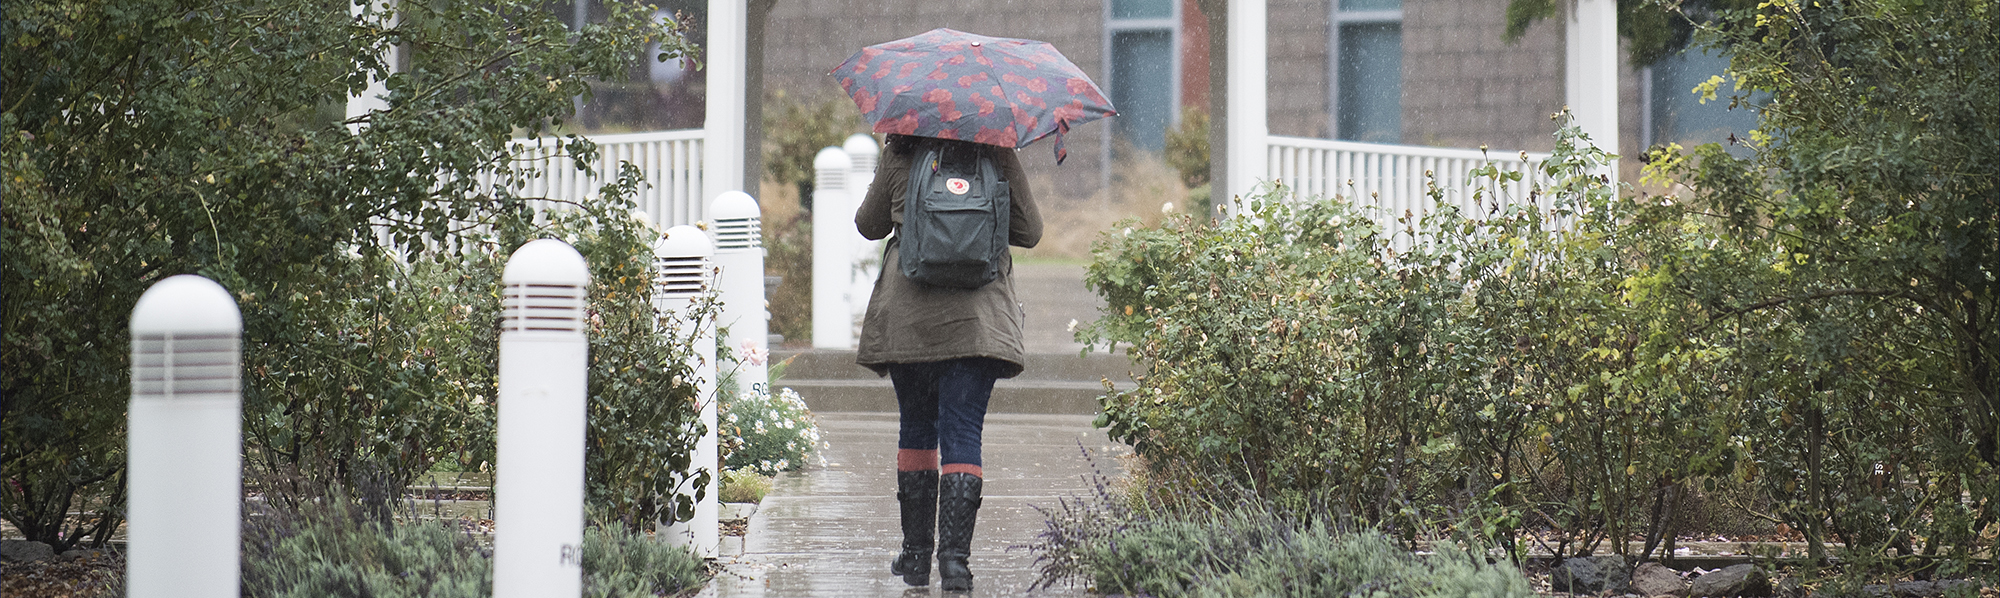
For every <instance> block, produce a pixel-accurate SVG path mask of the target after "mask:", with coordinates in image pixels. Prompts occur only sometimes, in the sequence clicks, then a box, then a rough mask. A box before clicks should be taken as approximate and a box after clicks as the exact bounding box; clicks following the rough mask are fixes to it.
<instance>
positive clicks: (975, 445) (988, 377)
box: [889, 357, 1000, 475]
mask: <svg viewBox="0 0 2000 598" xmlns="http://www.w3.org/2000/svg"><path fill="white" fill-rule="evenodd" d="M999 365H1000V364H999V363H998V362H997V361H995V360H993V359H988V358H985V357H968V358H962V359H951V360H946V361H933V362H929V363H899V364H894V365H890V366H889V380H890V381H891V382H894V383H895V385H896V406H897V408H898V410H899V411H901V413H902V432H901V434H900V435H899V436H898V437H897V439H896V448H898V449H902V450H901V451H899V453H908V452H910V451H927V450H935V451H938V452H939V455H938V456H939V457H940V459H939V461H941V462H942V463H943V464H944V470H945V471H944V473H953V472H955V471H958V472H966V473H972V474H974V475H980V473H981V472H980V460H979V444H980V435H981V434H982V433H984V431H985V428H986V403H987V401H988V400H989V399H992V398H993V381H994V380H995V379H996V378H997V376H996V374H997V373H998V372H999V369H1000V368H999Z"/></svg>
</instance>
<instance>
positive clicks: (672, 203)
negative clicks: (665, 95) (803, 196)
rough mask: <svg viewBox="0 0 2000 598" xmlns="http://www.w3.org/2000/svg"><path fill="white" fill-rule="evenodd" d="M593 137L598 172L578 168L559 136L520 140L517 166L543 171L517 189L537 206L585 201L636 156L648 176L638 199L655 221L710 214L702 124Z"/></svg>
mask: <svg viewBox="0 0 2000 598" xmlns="http://www.w3.org/2000/svg"><path fill="white" fill-rule="evenodd" d="M589 138H590V140H591V141H594V142H596V143H597V152H598V159H597V163H596V164H595V165H594V167H595V168H596V169H597V176H595V177H592V176H587V175H585V173H584V171H581V170H577V169H576V167H575V164H574V163H573V162H571V161H570V157H569V154H568V153H567V152H558V151H557V150H556V145H555V140H554V138H544V139H542V140H537V141H529V140H516V141H515V144H516V146H517V147H519V148H521V149H520V150H518V153H517V155H516V156H515V157H514V167H515V168H520V169H529V170H533V171H538V172H539V173H540V174H541V176H537V177H532V178H524V179H521V180H520V186H518V187H517V188H515V189H514V194H515V195H517V196H521V197H531V198H537V200H535V201H533V202H531V205H533V206H534V207H535V209H536V210H538V211H539V210H546V209H550V208H555V207H557V206H560V205H562V202H576V203H583V202H586V201H590V200H593V199H595V198H596V197H597V191H598V188H599V187H601V186H603V185H604V184H605V183H606V182H608V181H610V180H612V179H614V178H615V177H617V175H618V164H619V162H631V163H632V165H633V166H637V167H638V168H639V172H640V173H641V174H643V175H644V176H645V184H643V185H641V186H640V189H639V193H638V196H637V197H635V198H634V199H635V200H636V202H637V203H638V209H640V210H643V211H645V212H646V215H647V217H648V218H649V219H650V220H651V221H652V223H653V226H655V227H658V228H659V229H660V230H666V229H668V228H670V227H673V226H676V225H682V224H694V223H695V222H697V221H700V220H706V219H707V217H708V213H707V212H708V206H707V205H706V202H703V201H702V198H701V177H702V130H701V129H685V130H679V131H653V132H649V133H629V134H621V135H592V136H590V137H589ZM480 178H481V180H480V183H481V185H482V186H486V185H491V184H493V182H494V175H491V174H487V175H483V176H481V177H480Z"/></svg>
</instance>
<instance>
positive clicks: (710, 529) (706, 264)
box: [653, 194, 763, 558]
mask: <svg viewBox="0 0 2000 598" xmlns="http://www.w3.org/2000/svg"><path fill="white" fill-rule="evenodd" d="M724 195H725V196H727V194H724ZM718 199H719V198H718ZM717 203H718V204H720V203H721V202H720V201H718V202H717ZM752 203H753V204H754V202H752ZM715 254H716V250H715V245H714V244H712V243H711V242H710V241H709V239H708V233H704V232H702V231H701V229H698V228H695V227H692V226H685V225H683V226H676V227H673V228H670V229H667V233H666V236H665V237H662V238H661V239H660V240H659V242H657V243H654V244H653V270H654V276H657V277H658V278H656V279H654V283H653V308H654V310H655V311H656V312H657V313H658V314H659V322H660V326H661V327H662V328H675V329H681V330H693V331H695V333H696V335H695V338H694V347H693V351H692V352H693V354H694V355H695V359H697V360H698V361H697V362H696V363H695V364H694V366H695V367H694V377H695V380H694V384H695V400H696V401H697V408H698V409H700V410H701V425H702V429H703V430H705V432H703V433H702V435H701V439H700V440H699V441H696V443H695V446H694V456H693V458H692V459H690V460H689V461H688V473H690V474H695V475H699V473H700V472H702V471H704V470H705V471H707V472H708V473H709V484H708V488H707V490H706V491H704V492H701V498H700V499H699V500H696V501H695V503H694V519H692V520H689V521H684V522H681V523H676V524H673V525H672V526H670V527H668V528H667V533H666V534H665V535H666V537H667V538H668V540H669V541H671V542H673V543H674V544H675V545H679V546H687V547H689V548H690V549H692V550H693V551H694V553H695V554H697V555H700V556H702V557H703V558H715V556H716V554H717V548H718V547H719V545H720V544H721V541H722V534H721V527H720V525H721V524H720V521H719V519H720V516H721V514H722V513H721V506H722V505H721V503H720V501H719V498H718V497H717V495H716V488H717V486H718V485H719V482H720V481H721V479H722V478H721V464H720V461H721V458H722V455H721V453H720V452H719V450H720V449H719V447H717V446H716V445H717V437H716V434H715V426H716V412H715V408H716V404H715V381H716V368H715V365H716V363H715V325H714V323H713V322H708V321H700V320H696V319H694V318H695V314H694V312H693V310H692V308H693V307H694V303H695V300H696V299H699V298H700V297H701V296H702V294H704V293H707V292H708V290H709V285H710V284H711V283H712V281H713V279H712V278H710V273H711V272H712V271H713V270H712V269H711V268H712V266H711V263H710V259H711V258H713V257H714V256H715ZM759 274H760V275H759V276H758V277H757V281H758V283H759V284H760V287H759V288H760V289H761V288H762V287H761V284H762V282H763V277H762V276H761V273H759Z"/></svg>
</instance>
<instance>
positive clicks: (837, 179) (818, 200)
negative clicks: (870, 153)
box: [812, 146, 858, 349]
mask: <svg viewBox="0 0 2000 598" xmlns="http://www.w3.org/2000/svg"><path fill="white" fill-rule="evenodd" d="M853 167H854V161H853V160H852V159H849V158H848V157H847V152H846V151H845V150H842V149H840V148H837V147H832V146H828V147H827V148H825V149H822V150H819V155H818V156H814V157H813V170H814V171H815V174H816V175H817V177H816V178H815V179H814V181H815V183H814V186H813V313H812V316H813V347H814V348H817V349H852V348H854V322H853V320H854V315H853V309H852V308H850V307H848V305H849V302H850V301H851V300H852V299H851V297H849V294H850V293H852V292H853V288H852V286H853V285H852V284H851V282H850V278H851V276H852V271H853V264H852V256H853V252H854V249H853V245H852V244H851V243H848V241H847V240H848V238H849V237H852V236H854V235H856V234H858V233H855V232H854V205H853V204H851V203H850V199H849V197H848V192H847V178H848V171H850V170H853Z"/></svg>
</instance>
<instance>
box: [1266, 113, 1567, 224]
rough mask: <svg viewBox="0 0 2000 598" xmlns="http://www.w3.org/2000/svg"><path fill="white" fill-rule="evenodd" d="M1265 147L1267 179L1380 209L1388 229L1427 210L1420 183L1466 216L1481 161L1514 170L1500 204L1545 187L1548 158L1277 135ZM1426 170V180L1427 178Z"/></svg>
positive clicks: (1302, 193)
mask: <svg viewBox="0 0 2000 598" xmlns="http://www.w3.org/2000/svg"><path fill="white" fill-rule="evenodd" d="M1268 147H1269V151H1270V155H1269V158H1270V161H1269V162H1268V164H1269V166H1268V167H1267V170H1266V172H1268V173H1269V177H1270V178H1269V180H1271V181H1281V182H1283V183H1284V184H1285V186H1287V187H1290V188H1292V189H1293V191H1294V192H1295V193H1296V194H1297V195H1298V196H1299V197H1331V196H1334V195H1341V196H1345V197H1348V198H1350V199H1352V200H1354V201H1355V203H1357V204H1360V205H1373V206H1375V207H1378V208H1381V213H1380V215H1381V217H1382V218H1383V219H1384V222H1383V225H1384V226H1391V225H1393V224H1394V223H1395V220H1396V219H1397V218H1400V217H1402V216H1403V214H1404V213H1405V212H1407V213H1410V214H1412V215H1416V216H1421V215H1423V214H1424V213H1425V212H1428V211H1429V210H1430V206H1431V201H1430V199H1429V198H1428V197H1426V191H1427V190H1426V186H1425V183H1426V181H1428V180H1432V178H1433V177H1434V179H1435V180H1436V181H1437V184H1438V187H1439V188H1440V189H1442V190H1443V191H1444V199H1443V201H1444V202H1446V203H1450V204H1455V205H1457V206H1459V207H1460V208H1461V209H1464V210H1466V212H1467V213H1468V214H1471V213H1474V212H1473V208H1474V206H1473V189H1475V188H1482V187H1485V186H1487V185H1488V184H1489V183H1488V182H1487V181H1485V180H1483V179H1482V180H1479V181H1472V182H1470V184H1468V181H1467V175H1468V174H1469V173H1471V172H1472V170H1473V169H1476V168H1479V167H1481V166H1485V165H1486V164H1487V163H1488V162H1491V163H1493V164H1494V165H1495V166H1497V167H1498V168H1499V169H1500V170H1501V171H1515V172H1520V173H1522V177H1521V180H1520V181H1519V182H1513V183H1507V184H1505V185H1503V186H1502V187H1501V189H1500V191H1501V193H1500V197H1499V198H1497V199H1498V200H1499V201H1501V202H1503V203H1516V202H1522V201H1526V200H1527V197H1528V187H1529V185H1531V184H1532V183H1534V182H1537V181H1540V182H1543V183H1547V182H1548V177H1547V176H1545V175H1543V174H1542V173H1541V171H1540V170H1539V169H1538V168H1537V166H1539V165H1540V163H1541V162H1542V161H1543V160H1547V159H1548V158H1549V155H1548V154H1535V153H1526V152H1518V151H1516V152H1511V153H1508V152H1485V151H1481V150H1476V149H1457V148H1442V147H1423V146H1414V145H1388V144H1381V143H1361V142H1357V141H1335V140H1330V139H1308V138H1304V137H1283V136H1277V135H1272V136H1271V137H1270V141H1269V144H1268ZM1523 158H1525V160H1524V159H1523ZM1426 173H1431V175H1432V176H1431V177H1427V176H1425V175H1426ZM1489 194H1490V191H1489ZM1495 199H1496V198H1494V197H1491V196H1490V195H1489V196H1488V197H1486V198H1485V199H1484V200H1483V201H1482V203H1484V204H1485V206H1486V208H1489V209H1490V208H1491V207H1492V206H1493V204H1494V201H1495ZM1392 228H1393V227H1392Z"/></svg>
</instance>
